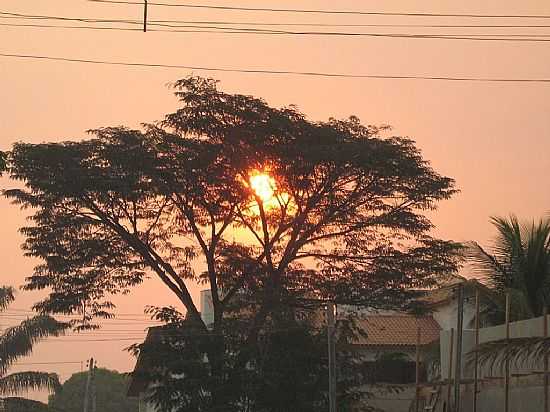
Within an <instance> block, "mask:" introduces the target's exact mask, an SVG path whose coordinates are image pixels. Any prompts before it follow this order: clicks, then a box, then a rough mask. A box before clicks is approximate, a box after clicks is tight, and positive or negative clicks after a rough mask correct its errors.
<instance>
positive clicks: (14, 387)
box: [0, 286, 69, 396]
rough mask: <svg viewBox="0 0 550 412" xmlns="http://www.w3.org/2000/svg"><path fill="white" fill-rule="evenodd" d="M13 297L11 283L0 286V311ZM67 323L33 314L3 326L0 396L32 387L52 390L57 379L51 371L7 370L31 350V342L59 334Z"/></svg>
mask: <svg viewBox="0 0 550 412" xmlns="http://www.w3.org/2000/svg"><path fill="white" fill-rule="evenodd" d="M13 300H14V291H13V288H11V287H6V286H4V287H1V288H0V311H3V310H5V309H6V308H7V307H8V306H9V304H10V303H12V302H13ZM68 327H69V325H68V324H66V323H63V322H58V321H57V320H55V319H53V318H52V317H50V316H48V315H37V316H34V317H32V318H29V319H27V320H24V321H23V322H21V323H20V324H19V325H16V326H11V327H9V328H6V329H5V330H4V331H3V332H2V334H1V335H0V396H6V395H14V394H18V393H21V392H24V391H28V390H33V389H46V390H49V391H55V390H57V389H58V388H59V379H58V377H57V375H56V374H55V373H48V372H36V371H23V372H13V373H9V370H10V368H11V367H12V366H13V365H14V363H15V362H17V360H19V359H20V358H22V357H24V356H27V355H29V354H31V353H32V350H33V347H34V345H36V344H37V343H38V342H39V341H41V340H43V339H45V338H47V337H49V336H59V335H61V334H63V332H64V331H65V330H66V329H67V328H68Z"/></svg>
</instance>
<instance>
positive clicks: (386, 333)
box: [353, 315, 441, 345]
mask: <svg viewBox="0 0 550 412" xmlns="http://www.w3.org/2000/svg"><path fill="white" fill-rule="evenodd" d="M357 325H358V326H359V327H360V328H362V329H363V330H364V331H365V332H366V333H367V337H362V336H359V337H358V338H357V340H356V341H355V342H353V344H355V345H416V339H417V329H418V328H419V327H420V344H421V345H426V344H428V343H431V342H433V341H435V340H437V339H439V331H440V330H441V328H440V326H439V324H438V323H437V322H436V321H435V319H434V318H432V317H431V316H424V317H419V318H417V317H415V316H411V315H373V316H367V317H365V318H363V319H360V320H358V321H357Z"/></svg>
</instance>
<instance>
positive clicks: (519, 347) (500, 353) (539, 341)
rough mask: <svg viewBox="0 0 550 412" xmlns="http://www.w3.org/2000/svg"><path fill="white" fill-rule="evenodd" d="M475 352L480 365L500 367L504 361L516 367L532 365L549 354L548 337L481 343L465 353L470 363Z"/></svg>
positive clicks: (549, 342)
mask: <svg viewBox="0 0 550 412" xmlns="http://www.w3.org/2000/svg"><path fill="white" fill-rule="evenodd" d="M476 352H477V354H478V362H479V366H481V367H489V368H491V369H492V368H494V367H497V368H499V369H502V368H503V367H504V365H505V363H506V361H509V362H510V364H512V365H515V366H516V367H518V368H521V367H533V366H535V365H536V364H538V363H541V362H542V361H543V360H544V357H545V356H549V355H550V338H548V337H540V336H536V337H528V338H511V339H509V340H506V339H501V340H496V341H491V342H486V343H482V344H480V345H478V346H477V347H476V348H474V349H473V350H472V351H470V352H469V353H468V354H467V356H466V359H467V361H468V362H469V363H470V364H471V362H473V360H474V357H475V353H476Z"/></svg>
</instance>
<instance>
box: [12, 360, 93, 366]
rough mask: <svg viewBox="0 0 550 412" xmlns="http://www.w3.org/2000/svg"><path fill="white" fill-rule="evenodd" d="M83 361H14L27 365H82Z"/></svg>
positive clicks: (15, 364)
mask: <svg viewBox="0 0 550 412" xmlns="http://www.w3.org/2000/svg"><path fill="white" fill-rule="evenodd" d="M81 362H82V361H72V362H71V361H58V362H25V363H19V362H17V363H14V364H13V366H27V365H76V364H78V365H80V364H81Z"/></svg>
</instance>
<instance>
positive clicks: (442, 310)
mask: <svg viewBox="0 0 550 412" xmlns="http://www.w3.org/2000/svg"><path fill="white" fill-rule="evenodd" d="M463 313H464V321H463V329H469V328H471V327H472V326H473V323H474V319H475V316H476V308H475V304H474V302H473V300H472V299H467V300H466V299H465V302H464V312H463ZM432 316H433V318H434V319H435V321H436V322H437V323H439V326H441V329H443V330H451V329H456V321H457V316H458V305H457V302H456V300H454V299H453V300H451V301H449V302H447V303H445V304H441V305H438V306H436V307H435V308H434V311H433V313H432Z"/></svg>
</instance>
